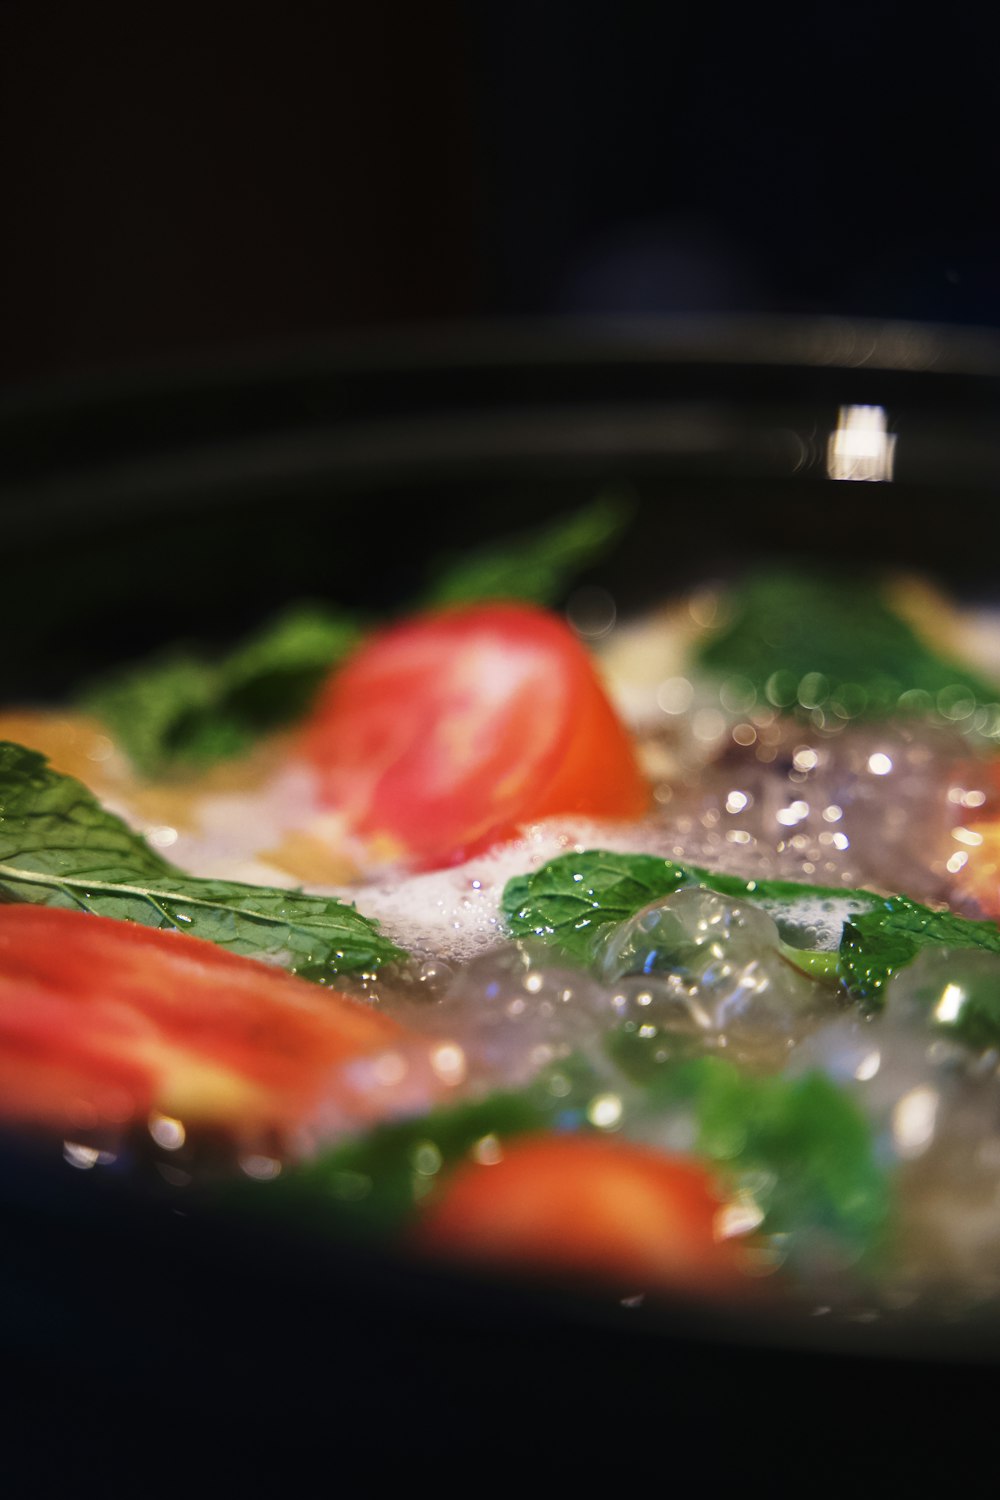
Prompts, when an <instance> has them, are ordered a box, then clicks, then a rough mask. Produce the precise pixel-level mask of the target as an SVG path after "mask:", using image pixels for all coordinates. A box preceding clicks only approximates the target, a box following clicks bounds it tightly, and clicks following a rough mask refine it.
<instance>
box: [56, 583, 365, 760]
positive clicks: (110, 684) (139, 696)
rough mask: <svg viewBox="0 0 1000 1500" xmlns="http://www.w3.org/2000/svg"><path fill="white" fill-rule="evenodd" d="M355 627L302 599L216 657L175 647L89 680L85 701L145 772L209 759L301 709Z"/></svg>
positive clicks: (235, 749)
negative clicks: (222, 654)
mask: <svg viewBox="0 0 1000 1500" xmlns="http://www.w3.org/2000/svg"><path fill="white" fill-rule="evenodd" d="M361 634H362V632H361V630H360V628H359V626H358V624H357V622H356V621H354V620H353V619H350V618H348V617H347V616H346V615H343V614H340V613H338V612H336V611H332V610H329V609H327V608H325V607H324V606H322V605H309V604H303V605H299V606H296V607H295V608H294V609H291V610H288V611H286V612H285V613H284V614H282V615H279V616H278V617H277V618H276V619H274V620H272V621H270V622H269V623H268V624H267V625H265V626H264V627H263V628H262V629H261V630H259V631H258V632H256V633H255V634H254V635H252V636H251V637H249V639H247V640H246V641H244V642H243V644H242V645H241V646H238V647H237V648H236V649H235V650H234V651H232V652H231V653H230V654H229V655H228V656H226V657H223V658H222V659H220V660H211V659H209V658H207V657H205V656H203V655H201V654H199V653H195V652H191V651H185V650H172V651H169V652H167V653H166V654H162V655H159V656H157V657H154V658H152V659H151V660H150V661H146V662H141V663H138V664H137V665H134V666H131V667H128V668H126V669H125V670H123V671H121V672H118V673H116V674H115V675H113V676H111V677H108V678H105V679H103V680H101V681H99V682H96V683H93V684H91V686H90V687H89V688H87V689H85V690H84V693H83V695H82V697H81V707H82V708H84V709H85V710H86V711H87V712H89V713H92V714H94V715H95V717H97V718H99V719H100V720H101V722H102V723H103V724H104V725H105V726H106V728H107V729H108V731H109V733H110V734H111V735H112V736H113V737H114V739H115V740H116V741H117V743H118V744H119V745H121V746H122V748H123V749H124V750H125V752H126V754H127V755H128V756H129V759H130V760H131V761H132V762H133V764H134V765H135V766H136V767H137V768H138V769H139V770H140V771H142V772H144V773H145V774H147V775H156V774H161V773H162V772H164V771H170V770H174V769H178V768H182V769H183V768H185V767H188V768H190V767H196V766H204V765H208V764H211V763H212V762H213V761H217V760H222V759H225V758H226V757H228V756H231V755H236V754H238V753H239V752H240V751H242V750H245V749H246V748H247V747H248V746H249V745H251V744H252V743H253V741H254V740H255V739H256V738H257V737H258V736H259V735H261V734H263V733H264V732H266V731H267V730H268V729H272V728H275V727H276V726H278V725H280V724H284V723H290V722H293V721H294V720H295V719H297V718H299V717H301V715H303V714H304V713H305V712H306V711H307V710H308V708H309V706H310V704H311V703H312V701H313V698H314V697H315V695H316V692H317V690H318V689H319V687H320V686H321V685H322V683H323V681H324V679H325V678H326V677H327V675H328V674H329V673H330V671H331V670H332V668H333V667H334V666H336V664H337V663H338V662H340V661H341V660H343V658H344V657H345V656H346V655H347V654H348V652H350V651H351V650H352V649H353V648H354V646H356V645H357V643H358V641H359V640H360V639H361Z"/></svg>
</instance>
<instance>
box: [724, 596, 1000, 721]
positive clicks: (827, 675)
mask: <svg viewBox="0 0 1000 1500" xmlns="http://www.w3.org/2000/svg"><path fill="white" fill-rule="evenodd" d="M727 606H728V608H727V611H726V617H725V623H724V624H723V625H722V626H720V628H719V629H718V630H717V631H715V632H713V633H711V634H710V635H709V636H708V637H707V638H706V639H705V641H704V642H703V644H702V646H701V648H700V651H699V652H698V662H699V665H700V666H701V668H702V669H703V670H705V671H708V672H710V673H712V674H713V676H716V677H718V678H722V679H723V680H724V682H729V684H730V688H729V692H730V694H732V693H733V692H736V691H738V692H740V693H741V694H742V696H743V697H744V699H746V698H749V699H750V701H753V699H756V700H757V701H758V702H760V703H762V704H763V703H770V704H773V705H774V706H775V707H778V708H783V709H797V710H799V711H802V710H807V711H811V712H824V713H829V714H830V715H831V716H832V717H833V718H834V719H835V720H836V719H841V720H844V719H851V718H855V717H858V716H861V715H863V716H865V717H868V718H885V717H887V716H889V715H892V714H894V713H898V712H907V711H909V712H911V713H914V712H916V713H927V712H928V711H930V710H932V709H938V710H939V711H940V712H941V713H942V714H943V716H944V717H945V718H949V719H950V718H956V717H962V718H965V717H968V716H969V715H971V714H972V713H973V711H974V710H975V709H976V708H977V706H986V705H990V706H991V707H992V709H993V710H997V698H998V696H1000V692H998V688H997V686H996V684H990V683H988V682H986V681H984V680H983V679H982V678H981V677H979V676H978V675H976V674H974V673H972V672H970V671H969V670H968V668H967V667H965V666H961V665H958V664H956V663H955V662H952V661H949V660H946V659H945V658H944V657H943V656H942V655H939V654H938V652H937V651H935V650H933V649H932V648H931V646H929V645H928V644H927V643H926V641H925V640H924V639H923V638H922V637H921V636H919V635H918V634H917V632H916V631H915V630H914V629H913V628H912V626H911V625H910V624H909V623H907V621H906V620H904V619H903V618H902V616H901V615H900V614H898V613H896V612H895V611H894V610H893V609H892V608H891V607H890V604H889V603H888V601H887V598H886V595H885V592H884V590H883V588H882V587H880V584H879V580H878V579H871V578H864V577H854V578H845V577H842V576H839V575H837V576H834V575H831V574H823V573H821V572H816V571H810V570H808V569H803V570H799V571H796V572H794V573H783V572H774V573H755V574H751V575H750V577H749V578H747V579H746V580H745V581H744V582H743V583H742V584H740V585H738V586H737V587H736V588H735V589H734V590H733V591H732V592H731V593H730V594H729V595H728V598H727Z"/></svg>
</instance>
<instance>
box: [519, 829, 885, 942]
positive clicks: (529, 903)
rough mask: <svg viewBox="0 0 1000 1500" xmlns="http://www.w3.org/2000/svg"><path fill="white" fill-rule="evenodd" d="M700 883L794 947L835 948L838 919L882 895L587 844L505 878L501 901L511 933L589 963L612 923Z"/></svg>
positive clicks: (865, 908)
mask: <svg viewBox="0 0 1000 1500" xmlns="http://www.w3.org/2000/svg"><path fill="white" fill-rule="evenodd" d="M699 885H700V886H705V887H707V888H708V889H709V890H711V891H715V892H717V893H718V894H720V895H724V896H731V897H734V898H735V899H737V900H746V901H750V902H752V903H753V904H754V905H756V906H760V907H763V909H764V911H766V912H767V913H768V914H769V915H770V916H771V917H772V918H773V919H774V920H775V922H776V923H777V926H778V931H779V934H780V936H781V937H782V938H783V939H784V940H785V941H786V942H788V943H790V944H791V945H792V946H793V947H795V948H799V949H813V948H829V949H833V948H836V946H837V943H838V942H839V940H840V931H841V925H842V922H843V920H844V918H845V917H846V916H848V915H849V914H851V913H855V912H865V911H870V910H872V909H873V908H875V907H876V906H877V905H878V904H879V902H880V899H881V898H879V897H878V896H876V895H874V894H873V893H872V892H870V891H858V890H854V891H852V890H841V889H838V888H836V887H832V886H818V885H805V884H803V883H799V882H796V881H790V880H753V879H747V878H745V877H743V876H741V875H728V874H724V873H722V872H719V871H712V870H705V869H702V868H701V867H700V866H698V865H688V864H684V863H682V862H680V861H678V860H673V859H662V858H661V857H660V856H659V855H655V854H627V853H624V854H623V853H614V852H612V851H610V850H606V849H587V850H585V851H583V852H582V853H572V854H563V855H559V856H558V857H557V858H556V859H551V860H549V861H548V862H547V863H546V864H544V865H542V866H541V868H540V869H538V870H533V871H532V872H531V873H530V874H528V875H519V876H515V877H514V879H513V880H509V881H508V882H507V885H506V887H505V889H504V894H503V907H504V912H505V914H506V917H507V924H508V927H509V930H510V932H511V933H512V934H513V936H515V937H522V938H526V937H538V938H541V939H542V940H543V941H546V942H550V943H552V944H553V945H554V946H555V947H557V948H558V949H559V951H560V952H561V953H563V954H565V955H566V956H567V957H570V958H573V959H575V960H576V961H577V962H583V963H594V962H598V961H603V960H604V955H605V954H606V953H607V951H608V949H607V944H608V943H609V942H610V941H612V933H613V930H614V928H615V927H616V926H617V925H618V924H619V923H622V922H625V921H626V920H628V919H630V918H633V917H635V916H637V915H638V913H640V912H641V911H642V910H643V908H644V907H647V906H649V905H650V904H651V903H652V902H655V901H657V900H658V899H663V898H664V897H667V896H670V895H671V894H672V893H673V892H675V891H679V890H681V889H683V888H686V887H693V886H699ZM638 967H639V968H640V969H641V968H642V967H643V965H642V964H641V963H640V964H639V965H638Z"/></svg>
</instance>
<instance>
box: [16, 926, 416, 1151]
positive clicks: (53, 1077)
mask: <svg viewBox="0 0 1000 1500" xmlns="http://www.w3.org/2000/svg"><path fill="white" fill-rule="evenodd" d="M405 1035H406V1033H405V1032H403V1030H402V1028H400V1027H399V1026H397V1025H396V1023H395V1022H392V1021H390V1020H388V1019H387V1018H386V1017H385V1016H383V1015H381V1014H379V1013H378V1012H376V1011H373V1010H370V1009H368V1008H367V1007H366V1006H364V1005H362V1004H359V1003H358V1002H355V1001H353V1000H351V999H349V998H348V997H347V996H344V995H341V994H339V993H337V992H334V991H330V990H327V989H320V988H319V987H318V986H315V985H312V984H308V983H306V981H304V980H300V979H296V978H294V977H293V976H292V975H290V974H287V973H285V972H284V971H282V970H280V969H275V968H271V967H270V966H268V965H266V964H261V963H257V962H255V961H254V960H252V959H248V958H240V957H237V956H235V955H233V954H229V953H226V952H225V951H224V950H223V949H221V948H218V947H216V946H215V945H214V944H212V943H207V942H204V941H202V940H201V939H199V938H194V937H188V936H186V935H184V934H179V933H171V932H160V931H157V930H155V929H152V928H148V927H140V926H137V925H134V924H132V923H128V922H117V921H113V920H111V919H110V918H107V917H96V916H90V915H88V914H87V913H84V912H77V911H68V910H61V909H56V908H48V907H40V906H21V905H10V906H0V1118H3V1119H8V1120H14V1121H19V1122H23V1123H30V1124H35V1125H42V1126H49V1127H52V1128H55V1129H58V1130H61V1131H65V1130H70V1129H73V1128H74V1127H75V1126H76V1125H82V1126H84V1127H89V1126H94V1127H99V1126H115V1127H120V1126H123V1125H127V1124H128V1123H130V1122H132V1121H133V1120H141V1119H143V1118H144V1117H145V1116H146V1115H148V1114H149V1113H150V1111H152V1110H158V1111H161V1112H163V1113H165V1114H169V1115H174V1116H179V1117H182V1118H184V1119H197V1120H199V1121H203V1122H208V1123H212V1124H221V1125H223V1126H225V1127H227V1128H235V1129H244V1128H251V1129H258V1128H260V1129H265V1130H271V1131H274V1132H277V1133H278V1134H279V1135H283V1134H285V1133H287V1132H289V1131H291V1130H293V1129H294V1128H295V1127H296V1126H297V1125H299V1124H300V1123H301V1122H302V1121H303V1120H305V1119H306V1118H307V1117H308V1115H309V1113H310V1111H311V1110H312V1109H313V1108H314V1107H315V1106H316V1105H317V1103H318V1102H319V1101H322V1100H323V1099H324V1098H325V1097H326V1094H327V1091H328V1090H329V1089H330V1088H331V1086H333V1083H332V1080H333V1079H334V1077H335V1075H336V1071H337V1069H338V1068H340V1067H341V1066H342V1065H343V1064H345V1063H349V1062H351V1061H352V1060H353V1059H356V1058H362V1057H365V1056H367V1055H370V1054H373V1053H378V1052H380V1051H381V1050H383V1049H385V1048H387V1047H394V1046H396V1045H397V1044H398V1043H399V1041H400V1040H401V1039H402V1038H404V1037H405ZM343 1103H344V1107H345V1109H347V1110H348V1111H349V1112H350V1111H351V1110H353V1111H354V1112H355V1114H357V1113H359V1112H360V1108H361V1107H360V1106H359V1104H358V1101H355V1100H352V1099H348V1098H345V1099H344V1100H343Z"/></svg>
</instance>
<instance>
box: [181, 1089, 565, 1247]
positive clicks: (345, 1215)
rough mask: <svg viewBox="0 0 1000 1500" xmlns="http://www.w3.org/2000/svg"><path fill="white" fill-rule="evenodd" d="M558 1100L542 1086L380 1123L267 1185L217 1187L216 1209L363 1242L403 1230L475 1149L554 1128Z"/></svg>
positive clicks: (235, 1184)
mask: <svg viewBox="0 0 1000 1500" xmlns="http://www.w3.org/2000/svg"><path fill="white" fill-rule="evenodd" d="M558 1104H559V1101H558V1100H555V1099H554V1098H553V1096H552V1095H551V1094H546V1090H545V1088H544V1087H543V1086H542V1085H541V1084H535V1085H534V1086H532V1087H530V1088H527V1089H525V1090H523V1091H521V1092H517V1093H514V1092H501V1093H495V1094H490V1095H488V1096H487V1097H486V1098H485V1099H477V1100H474V1101H471V1102H466V1103H462V1104H458V1105H455V1106H453V1107H452V1108H446V1109H438V1110H434V1111H432V1112H431V1113H430V1114H427V1115H424V1116H421V1117H420V1118H417V1119H411V1120H401V1121H392V1122H389V1123H387V1124H382V1125H376V1126H374V1127H373V1128H372V1129H371V1130H369V1131H368V1132H366V1133H365V1134H364V1135H362V1136H359V1137H357V1138H356V1139H353V1140H349V1141H346V1142H343V1143H342V1144H340V1145H337V1146H334V1147H333V1148H332V1149H331V1150H329V1151H326V1152H323V1153H322V1154H321V1155H320V1156H318V1157H315V1158H314V1159H313V1160H312V1161H308V1162H305V1163H303V1164H302V1165H300V1166H297V1167H295V1168H293V1169H291V1170H286V1171H284V1172H282V1173H281V1175H280V1177H278V1178H277V1179H276V1180H274V1181H271V1182H265V1183H248V1182H241V1183H234V1184H230V1185H221V1186H219V1185H216V1186H213V1187H212V1188H211V1190H210V1193H211V1200H212V1201H213V1203H215V1204H216V1206H225V1207H226V1208H228V1209H229V1210H230V1211H236V1212H239V1211H241V1210H243V1211H247V1212H249V1213H251V1214H255V1213H256V1214H263V1215H265V1216H266V1217H267V1219H269V1220H273V1221H275V1222H280V1223H282V1224H287V1223H290V1222H291V1223H299V1224H304V1225H307V1226H308V1227H309V1228H310V1229H313V1230H316V1229H322V1228H324V1227H326V1228H328V1229H329V1230H330V1231H332V1232H334V1233H336V1234H338V1235H340V1234H343V1233H344V1232H345V1231H347V1232H353V1233H355V1234H357V1235H359V1236H362V1237H369V1236H372V1235H374V1236H385V1235H390V1234H393V1233H397V1232H399V1231H401V1230H403V1229H404V1228H405V1226H406V1223H407V1221H408V1220H410V1219H411V1218H412V1217H413V1214H414V1212H415V1210H416V1207H417V1205H418V1203H419V1202H420V1200H421V1198H423V1197H424V1195H425V1194H426V1193H427V1192H429V1191H430V1190H431V1189H432V1188H433V1187H434V1186H435V1184H436V1183H437V1182H439V1181H440V1180H441V1179H442V1178H444V1177H446V1176H447V1174H448V1173H449V1172H452V1171H454V1169H455V1168H456V1167H458V1166H460V1165H461V1164H462V1162H463V1161H466V1160H468V1159H469V1158H470V1156H471V1154H472V1153H473V1152H474V1150H475V1148H476V1147H477V1146H479V1145H480V1144H481V1143H483V1142H484V1138H487V1137H491V1138H493V1139H492V1140H490V1142H489V1144H490V1145H491V1146H492V1145H494V1142H502V1141H505V1140H509V1139H510V1138H512V1137H514V1136H517V1135H524V1134H526V1133H529V1132H535V1131H548V1130H552V1128H553V1125H554V1124H556V1123H557V1120H556V1111H557V1109H558Z"/></svg>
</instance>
